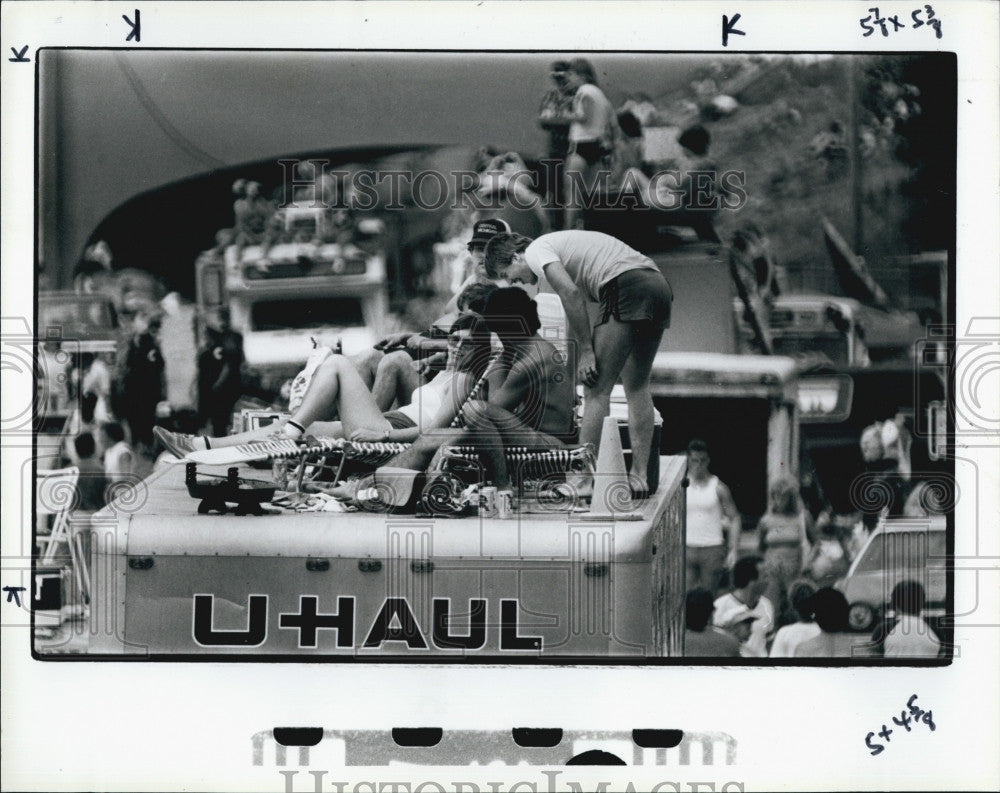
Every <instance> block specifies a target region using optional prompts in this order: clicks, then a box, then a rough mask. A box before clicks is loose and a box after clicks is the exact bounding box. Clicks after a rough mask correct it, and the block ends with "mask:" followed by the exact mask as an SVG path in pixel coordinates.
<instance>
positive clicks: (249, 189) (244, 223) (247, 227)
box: [233, 179, 274, 247]
mask: <svg viewBox="0 0 1000 793" xmlns="http://www.w3.org/2000/svg"><path fill="white" fill-rule="evenodd" d="M233 193H234V195H236V201H234V202H233V216H234V217H235V221H236V222H235V223H234V229H235V231H236V239H235V242H236V245H238V246H239V247H243V246H244V245H258V244H260V243H261V242H263V240H264V235H265V232H266V231H267V228H268V222H269V221H270V220H271V218H272V216H273V215H274V207H273V206H272V205H271V203H270V202H268V200H267V199H266V198H264V197H263V196H262V195H261V194H260V184H259V183H258V182H248V181H246V180H244V179H237V180H236V181H235V182H234V183H233Z"/></svg>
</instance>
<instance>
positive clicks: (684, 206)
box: [278, 159, 747, 212]
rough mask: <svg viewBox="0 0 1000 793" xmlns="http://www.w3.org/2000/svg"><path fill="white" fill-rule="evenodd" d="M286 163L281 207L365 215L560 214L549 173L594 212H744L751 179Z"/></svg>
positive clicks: (708, 173)
mask: <svg viewBox="0 0 1000 793" xmlns="http://www.w3.org/2000/svg"><path fill="white" fill-rule="evenodd" d="M278 163H279V164H280V165H281V168H282V175H283V179H282V185H283V192H282V202H281V204H280V205H279V206H280V208H281V209H286V208H297V207H298V206H299V205H300V203H299V202H301V203H305V202H306V201H309V202H310V203H309V204H308V206H309V207H310V208H313V209H351V210H360V211H367V210H372V209H375V208H380V209H388V210H399V209H404V208H405V207H407V206H415V207H417V208H419V209H424V210H430V211H434V210H439V209H443V208H445V207H448V208H450V209H454V210H470V209H471V210H477V211H483V210H499V209H503V208H504V207H513V208H514V209H517V210H523V211H527V210H538V209H543V210H551V209H558V208H559V206H558V204H556V203H555V197H554V194H553V193H552V192H549V193H547V194H545V191H544V189H543V188H542V183H541V180H540V175H541V174H545V177H546V178H545V182H546V183H547V184H557V183H560V182H567V183H568V186H569V187H571V189H572V190H573V192H574V194H575V195H576V196H577V197H578V200H579V203H580V204H581V205H582V207H583V208H586V209H600V210H605V211H606V210H634V209H651V210H657V211H661V212H670V211H675V210H687V211H696V212H715V211H719V210H731V211H735V210H738V209H741V208H742V207H743V206H744V205H745V204H746V201H747V193H746V174H745V173H744V172H743V171H738V170H728V171H721V172H720V171H715V170H688V171H679V170H662V171H656V172H654V173H653V174H651V175H649V176H647V175H646V174H643V173H642V172H639V171H636V170H635V169H629V170H628V171H626V172H625V173H624V174H623V175H621V177H620V178H616V177H615V174H614V173H613V172H612V171H611V170H607V169H602V170H599V171H597V172H596V173H595V174H594V175H593V176H592V177H591V179H590V180H589V184H588V183H587V181H585V180H584V178H583V176H582V174H580V173H578V172H576V171H570V172H568V173H566V172H564V169H563V164H562V162H561V161H559V160H541V161H540V162H539V166H540V169H541V171H540V172H539V171H524V170H521V171H516V172H513V173H511V172H505V171H490V172H486V173H484V174H481V173H477V172H476V171H471V170H453V171H447V172H442V171H437V170H421V171H414V170H393V169H370V168H361V169H356V170H346V169H333V170H329V169H328V166H329V165H330V162H329V160H321V159H315V160H297V159H283V160H278ZM303 163H309V164H310V165H311V166H312V175H311V176H310V177H306V176H304V175H303V174H302V171H303V170H304V169H303V168H302V167H301V166H302V164H303ZM328 187H332V190H329V189H327V188H328ZM310 188H311V190H308V189H310ZM330 193H332V196H331V195H329V194H330ZM331 198H332V200H331Z"/></svg>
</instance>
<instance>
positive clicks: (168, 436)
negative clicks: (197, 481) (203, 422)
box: [153, 427, 205, 460]
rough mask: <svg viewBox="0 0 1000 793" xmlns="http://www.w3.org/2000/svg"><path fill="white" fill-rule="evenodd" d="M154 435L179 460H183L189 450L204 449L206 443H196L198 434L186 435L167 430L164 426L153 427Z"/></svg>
mask: <svg viewBox="0 0 1000 793" xmlns="http://www.w3.org/2000/svg"><path fill="white" fill-rule="evenodd" d="M153 435H155V436H156V440H158V441H159V442H160V443H162V444H163V446H164V447H165V448H166V450H167V451H168V452H170V453H171V454H172V455H173V456H174V457H176V458H177V459H178V460H182V459H184V458H185V457H187V455H188V452H193V451H198V450H200V449H204V448H205V447H204V445H203V444H202V445H199V444H197V443H196V441H197V439H198V436H197V435H186V434H185V433H183V432H171V431H170V430H165V429H163V427H153Z"/></svg>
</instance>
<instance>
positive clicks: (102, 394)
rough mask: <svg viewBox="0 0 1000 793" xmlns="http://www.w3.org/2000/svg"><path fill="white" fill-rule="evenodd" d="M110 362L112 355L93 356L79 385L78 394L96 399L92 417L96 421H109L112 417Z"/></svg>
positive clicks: (99, 354) (100, 354)
mask: <svg viewBox="0 0 1000 793" xmlns="http://www.w3.org/2000/svg"><path fill="white" fill-rule="evenodd" d="M109 359H111V360H109ZM112 362H113V355H112V354H111V353H98V354H97V355H94V356H93V358H92V359H91V360H90V362H89V366H86V367H85V370H84V372H83V377H82V380H81V383H80V393H82V394H94V395H95V396H96V397H97V404H96V405H95V407H94V416H95V417H96V418H97V420H98V421H110V420H111V418H112V416H113V414H112V412H111V366H110V365H109V364H111V363H112Z"/></svg>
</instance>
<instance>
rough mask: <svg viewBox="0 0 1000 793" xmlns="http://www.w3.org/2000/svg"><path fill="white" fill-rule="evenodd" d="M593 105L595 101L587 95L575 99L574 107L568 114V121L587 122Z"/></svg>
mask: <svg viewBox="0 0 1000 793" xmlns="http://www.w3.org/2000/svg"><path fill="white" fill-rule="evenodd" d="M593 104H594V102H593V100H592V99H591V98H590V97H589V96H587V95H586V94H582V95H579V96H577V97H575V98H574V99H573V106H572V107H571V108H570V110H569V112H568V113H567V114H566V119H567V120H568V121H586V120H587V119H588V118H590V113H591V110H592V107H593Z"/></svg>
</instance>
